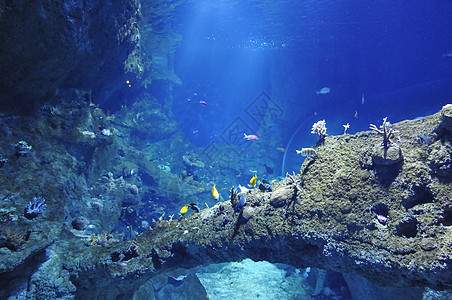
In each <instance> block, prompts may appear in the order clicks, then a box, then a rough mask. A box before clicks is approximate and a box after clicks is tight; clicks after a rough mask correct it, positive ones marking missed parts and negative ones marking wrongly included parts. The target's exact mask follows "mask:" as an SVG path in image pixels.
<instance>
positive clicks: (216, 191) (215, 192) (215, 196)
mask: <svg viewBox="0 0 452 300" xmlns="http://www.w3.org/2000/svg"><path fill="white" fill-rule="evenodd" d="M215 186H216V185H215V184H214V185H213V188H212V197H213V199H215V200H218V199H219V198H220V194H219V193H218V190H217V188H216V187H215Z"/></svg>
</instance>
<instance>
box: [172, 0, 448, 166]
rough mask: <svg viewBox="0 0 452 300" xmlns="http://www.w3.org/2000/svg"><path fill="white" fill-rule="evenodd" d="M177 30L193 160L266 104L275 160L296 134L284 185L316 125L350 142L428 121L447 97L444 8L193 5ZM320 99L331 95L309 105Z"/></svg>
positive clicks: (408, 4) (412, 4) (178, 97)
mask: <svg viewBox="0 0 452 300" xmlns="http://www.w3.org/2000/svg"><path fill="white" fill-rule="evenodd" d="M177 26H178V30H179V31H180V32H181V34H182V37H183V38H182V41H181V43H180V45H179V47H178V49H177V50H176V53H175V61H174V67H175V73H176V74H177V75H178V76H179V77H180V78H181V80H182V85H181V86H179V87H177V88H176V89H175V99H174V107H173V112H174V114H175V116H176V118H177V120H178V122H179V125H180V127H181V129H182V130H183V131H184V132H185V133H186V134H187V136H188V137H189V139H190V141H191V142H193V143H194V144H195V145H196V146H199V147H201V148H203V147H207V146H208V145H209V144H211V143H224V140H222V139H221V138H219V137H221V135H222V134H224V130H225V128H228V126H229V125H230V124H231V122H234V120H235V119H236V118H237V117H240V116H243V114H244V112H245V111H246V109H247V107H248V106H249V105H250V103H253V101H254V100H255V98H256V97H258V95H259V94H260V93H262V92H265V93H266V94H268V96H269V97H270V98H271V99H272V100H273V101H275V103H277V105H278V106H279V108H281V110H282V111H283V115H282V116H280V117H279V116H278V117H277V118H276V117H275V118H273V124H274V125H275V126H276V127H275V128H274V129H271V130H274V134H275V135H278V139H277V140H278V141H277V144H275V145H274V148H275V149H276V148H278V147H283V148H285V147H286V146H287V145H288V142H289V140H290V139H291V137H292V135H294V133H295V132H296V131H297V129H298V132H296V134H295V135H294V137H293V138H292V141H293V142H292V143H291V144H289V149H286V151H288V153H287V154H286V160H287V164H288V167H283V168H282V172H283V173H284V171H291V170H297V168H299V165H300V164H301V162H300V159H299V158H297V157H296V156H295V149H296V148H300V147H306V146H310V145H312V143H314V142H315V140H316V137H315V136H313V135H311V134H310V127H311V126H312V124H313V123H314V122H316V121H318V120H322V119H325V120H326V122H327V128H328V131H327V132H328V133H329V134H341V133H343V126H342V125H343V124H346V123H350V129H349V131H348V132H349V133H355V132H357V131H362V130H366V129H368V127H369V123H380V122H381V119H382V118H383V117H386V116H387V117H388V119H389V120H390V121H391V122H398V121H401V120H404V119H409V118H415V117H419V116H424V115H426V114H430V113H433V112H436V111H438V110H439V109H440V108H441V106H443V105H444V104H446V103H447V102H448V101H450V99H451V96H452V57H450V56H447V55H445V54H447V53H450V52H451V51H452V36H451V31H450V29H451V28H452V2H451V1H446V0H442V1H441V0H438V1H405V0H402V1H350V0H341V1H274V0H273V1H208V0H205V1H194V2H192V3H190V4H186V5H183V6H181V7H179V9H178V14H177ZM322 87H329V88H330V89H331V91H330V93H328V94H325V95H317V93H316V91H317V90H319V89H321V88H322ZM363 94H364V101H362V98H363ZM200 101H205V102H206V103H207V105H203V104H201V103H200ZM257 123H258V122H257ZM267 125H268V124H267ZM251 127H253V126H251ZM264 127H265V125H263V124H257V128H255V130H256V132H259V130H261V131H262V130H264V131H265V128H264ZM280 129H283V130H280ZM261 142H262V143H265V141H261ZM275 151H276V150H275ZM278 159H279V160H280V161H279V162H278V163H277V164H278V165H281V164H282V156H280V157H279V158H278Z"/></svg>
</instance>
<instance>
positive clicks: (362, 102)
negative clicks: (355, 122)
mask: <svg viewBox="0 0 452 300" xmlns="http://www.w3.org/2000/svg"><path fill="white" fill-rule="evenodd" d="M361 104H363V105H364V93H362V95H361Z"/></svg>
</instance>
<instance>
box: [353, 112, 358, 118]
mask: <svg viewBox="0 0 452 300" xmlns="http://www.w3.org/2000/svg"><path fill="white" fill-rule="evenodd" d="M353 117H354V118H355V119H358V111H357V110H355V115H354V116H353Z"/></svg>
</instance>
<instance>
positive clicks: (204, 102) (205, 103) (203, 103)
mask: <svg viewBox="0 0 452 300" xmlns="http://www.w3.org/2000/svg"><path fill="white" fill-rule="evenodd" d="M199 103H201V104H202V105H204V106H207V102H206V101H204V100H201V101H199Z"/></svg>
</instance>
